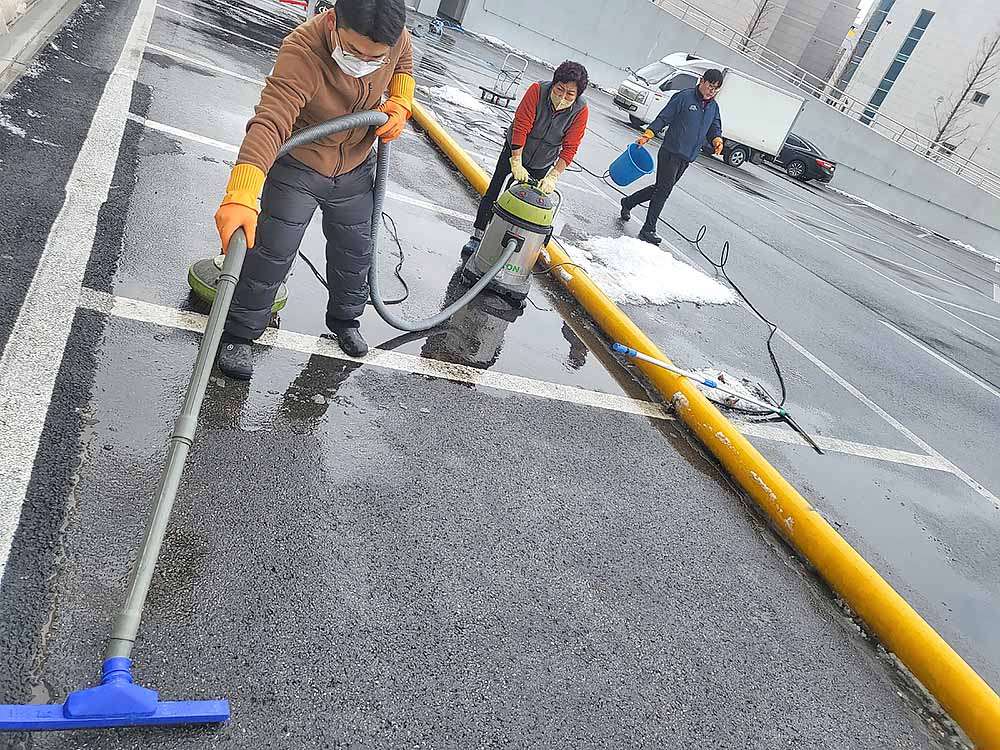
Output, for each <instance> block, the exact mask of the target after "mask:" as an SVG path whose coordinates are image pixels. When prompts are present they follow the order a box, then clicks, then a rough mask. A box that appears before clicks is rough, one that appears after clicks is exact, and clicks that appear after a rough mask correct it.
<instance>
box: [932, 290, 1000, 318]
mask: <svg viewBox="0 0 1000 750" xmlns="http://www.w3.org/2000/svg"><path fill="white" fill-rule="evenodd" d="M916 294H917V295H919V296H921V297H923V298H924V299H931V300H934V301H935V302H939V303H940V304H942V305H948V306H949V307H954V308H957V309H959V310H965V311H966V312H970V313H974V314H976V315H982V316H983V317H984V318H989V319H990V320H996V321H1000V317H997V316H996V315H990V314H989V313H984V312H983V311H982V310H977V309H976V308H974V307H966V306H965V305H960V304H958V303H957V302H949V301H948V300H946V299H941V298H940V297H935V296H933V295H931V294H924V293H923V292H916Z"/></svg>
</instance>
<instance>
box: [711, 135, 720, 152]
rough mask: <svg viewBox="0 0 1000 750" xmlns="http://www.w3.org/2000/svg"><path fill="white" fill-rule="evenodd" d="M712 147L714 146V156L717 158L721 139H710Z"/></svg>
mask: <svg viewBox="0 0 1000 750" xmlns="http://www.w3.org/2000/svg"><path fill="white" fill-rule="evenodd" d="M712 145H713V146H715V155H716V156H718V155H719V154H721V153H722V139H721V138H713V139H712Z"/></svg>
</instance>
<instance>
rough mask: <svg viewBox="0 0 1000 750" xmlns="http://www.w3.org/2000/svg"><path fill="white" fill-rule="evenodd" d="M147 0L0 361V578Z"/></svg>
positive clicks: (110, 163) (101, 196) (138, 48)
mask: <svg viewBox="0 0 1000 750" xmlns="http://www.w3.org/2000/svg"><path fill="white" fill-rule="evenodd" d="M154 11H155V4H154V2H153V0H140V2H139V7H138V9H137V11H136V15H135V19H134V20H133V21H132V26H131V28H130V29H129V33H128V37H127V38H126V39H125V44H124V46H123V48H122V52H121V55H120V56H119V58H118V61H117V62H116V63H115V67H114V70H113V71H112V72H111V75H109V76H108V80H107V83H106V84H105V87H104V91H103V93H102V94H101V98H100V101H99V102H98V104H97V109H96V111H95V112H94V116H93V119H92V120H91V123H90V129H89V130H88V131H87V136H86V138H85V139H84V142H83V145H82V146H81V147H80V153H79V154H78V156H77V158H76V162H75V163H74V164H73V170H72V172H71V173H70V176H69V180H68V182H67V183H66V190H65V196H66V197H65V200H64V202H63V205H62V208H61V209H60V211H59V215H58V216H56V219H55V221H54V222H53V224H52V228H51V229H50V231H49V236H48V239H47V240H46V242H45V249H44V250H43V251H42V255H41V258H39V260H38V267H37V268H36V270H35V275H34V277H33V278H32V280H31V286H30V287H29V288H28V292H27V294H26V295H25V297H24V303H23V304H22V306H21V310H20V312H19V313H18V316H17V320H16V321H15V323H14V328H13V330H12V331H11V334H10V338H9V339H8V341H7V346H6V348H5V349H4V351H3V355H2V356H0V578H2V577H3V571H4V568H5V567H6V564H7V558H8V556H9V555H10V545H11V541H12V539H13V537H14V531H15V530H16V529H17V525H18V522H19V520H20V517H21V508H22V506H23V505H24V500H25V497H26V495H27V491H28V481H29V478H30V475H31V467H32V466H33V465H34V462H35V457H36V455H37V454H38V447H39V444H40V441H41V437H42V429H43V428H44V426H45V418H46V415H47V414H48V410H49V403H50V401H51V400H52V390H53V388H54V386H55V381H56V375H57V374H58V371H59V362H61V361H62V358H63V352H64V351H65V349H66V342H67V340H68V339H69V334H70V329H71V328H72V325H73V318H74V316H75V315H76V308H77V304H78V300H79V297H80V284H81V283H82V281H83V274H84V271H85V269H86V267H87V260H88V259H89V258H90V251H91V249H92V248H93V246H94V237H95V235H96V231H97V216H98V213H99V212H100V210H101V206H102V205H103V204H104V202H105V201H106V200H107V198H108V192H109V190H110V187H111V180H112V178H113V177H114V172H115V163H116V162H117V154H118V151H119V148H120V146H121V142H122V136H123V134H124V132H125V118H126V116H127V114H128V108H129V104H130V102H131V100H132V87H133V84H134V83H135V79H136V76H137V75H138V73H139V65H140V63H141V62H142V49H143V46H144V45H145V43H146V37H147V35H148V34H149V27H150V25H151V24H152V22H153V14H154Z"/></svg>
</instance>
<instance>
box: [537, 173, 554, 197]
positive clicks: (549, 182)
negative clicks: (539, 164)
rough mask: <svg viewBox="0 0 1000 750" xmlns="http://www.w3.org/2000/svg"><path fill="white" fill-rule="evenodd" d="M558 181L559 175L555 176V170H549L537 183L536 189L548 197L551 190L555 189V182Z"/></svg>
mask: <svg viewBox="0 0 1000 750" xmlns="http://www.w3.org/2000/svg"><path fill="white" fill-rule="evenodd" d="M558 181H559V175H558V174H556V170H555V169H550V170H549V173H548V174H547V175H545V177H543V178H542V181H541V182H539V183H538V189H539V190H540V191H541V192H542V193H543V194H544V195H548V194H549V193H551V192H552V191H553V190H555V189H556V182H558Z"/></svg>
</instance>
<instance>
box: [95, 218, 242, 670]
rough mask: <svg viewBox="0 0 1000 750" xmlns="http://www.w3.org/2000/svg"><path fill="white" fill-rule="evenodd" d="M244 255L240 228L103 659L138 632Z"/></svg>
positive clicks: (128, 645)
mask: <svg viewBox="0 0 1000 750" xmlns="http://www.w3.org/2000/svg"><path fill="white" fill-rule="evenodd" d="M246 252H247V239H246V235H245V234H243V229H242V228H240V229H238V230H237V231H236V232H234V233H233V236H232V238H231V239H230V240H229V247H228V249H227V252H226V261H225V263H223V264H222V275H221V276H220V277H219V286H218V291H217V292H216V296H215V302H213V303H212V310H211V312H210V313H209V314H208V323H207V324H206V326H205V335H204V337H203V338H202V340H201V346H199V347H198V358H197V359H196V360H195V365H194V372H192V373H191V381H190V383H189V384H188V389H187V395H186V396H185V398H184V406H183V407H182V408H181V413H180V416H178V417H177V421H176V422H175V423H174V431H173V432H172V433H171V435H170V444H169V447H168V448H167V463H166V466H164V468H163V473H162V474H161V475H160V484H159V486H158V487H157V489H156V498H155V499H154V501H153V510H152V512H151V513H150V515H149V521H148V522H147V524H146V534H145V537H144V538H143V540H142V546H141V547H140V548H139V557H138V559H137V560H136V561H135V564H134V565H133V566H132V575H131V576H130V577H129V582H128V591H127V593H126V595H125V603H124V605H123V606H122V609H121V611H120V612H119V613H118V616H117V617H116V618H115V623H114V627H113V628H112V630H111V638H110V640H109V641H108V647H107V650H106V651H105V658H107V659H110V658H113V657H116V656H124V657H129V656H130V655H131V653H132V646H133V645H134V644H135V639H136V636H137V635H138V633H139V622H140V620H141V619H142V608H143V606H144V605H145V603H146V595H147V594H148V593H149V586H150V583H151V582H152V580H153V570H154V569H155V568H156V559H157V557H159V555H160V546H161V545H162V543H163V537H164V535H165V534H166V531H167V523H168V522H169V521H170V511H171V510H172V509H173V507H174V498H175V497H176V496H177V487H178V485H179V484H180V481H181V474H182V473H183V471H184V462H185V461H186V460H187V455H188V450H190V448H191V444H192V443H193V442H194V433H195V430H196V429H197V427H198V415H199V414H200V413H201V403H202V401H203V400H204V399H205V390H206V388H207V387H208V378H209V376H210V375H211V373H212V365H213V363H214V361H215V352H216V350H218V348H219V342H220V341H221V340H222V329H223V327H224V326H225V324H226V315H227V314H228V313H229V305H230V303H231V302H232V299H233V292H235V291H236V281H237V279H239V277H240V270H241V269H242V268H243V259H244V258H245V257H246Z"/></svg>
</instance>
